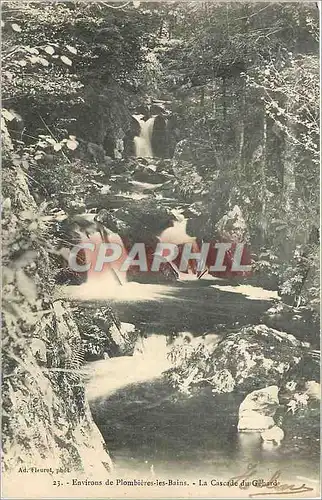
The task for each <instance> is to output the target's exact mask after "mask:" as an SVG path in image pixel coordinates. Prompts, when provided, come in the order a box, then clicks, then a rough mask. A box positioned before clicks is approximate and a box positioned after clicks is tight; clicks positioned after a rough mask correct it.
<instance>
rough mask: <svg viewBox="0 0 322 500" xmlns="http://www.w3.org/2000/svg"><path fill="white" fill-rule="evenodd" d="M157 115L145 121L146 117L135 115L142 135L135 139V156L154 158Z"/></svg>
mask: <svg viewBox="0 0 322 500" xmlns="http://www.w3.org/2000/svg"><path fill="white" fill-rule="evenodd" d="M156 116H157V115H155V116H152V117H151V118H149V119H148V120H144V115H133V118H134V119H135V120H136V121H137V122H138V123H139V124H140V135H139V136H135V137H134V145H135V156H136V157H137V158H138V157H139V158H152V157H153V151H152V132H153V125H154V120H155V118H156Z"/></svg>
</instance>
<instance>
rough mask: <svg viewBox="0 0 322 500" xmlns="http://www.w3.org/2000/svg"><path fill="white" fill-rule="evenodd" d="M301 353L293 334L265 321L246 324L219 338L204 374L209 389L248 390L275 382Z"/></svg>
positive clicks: (301, 346) (282, 376) (281, 378)
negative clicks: (220, 339) (208, 383)
mask: <svg viewBox="0 0 322 500" xmlns="http://www.w3.org/2000/svg"><path fill="white" fill-rule="evenodd" d="M302 355H303V345H302V343H301V342H300V341H298V340H297V339H296V338H295V337H294V336H293V335H290V334H287V333H284V332H279V331H277V330H274V329H273V328H268V327H267V326H265V325H256V326H247V327H244V328H242V329H241V330H240V331H239V332H237V333H231V334H228V335H227V336H226V337H225V338H224V339H223V340H222V341H221V342H219V344H218V345H217V347H216V349H215V350H214V352H213V354H212V360H211V362H210V364H209V365H210V366H209V368H208V372H209V374H208V373H207V376H208V377H211V384H212V385H213V392H216V393H222V392H231V391H233V390H235V391H238V392H249V391H252V390H254V389H260V388H263V387H267V386H270V385H279V384H280V383H281V381H282V380H283V379H284V377H285V374H286V373H287V372H288V371H289V370H290V369H291V368H292V367H295V366H296V365H297V364H298V363H299V362H300V360H301V358H302Z"/></svg>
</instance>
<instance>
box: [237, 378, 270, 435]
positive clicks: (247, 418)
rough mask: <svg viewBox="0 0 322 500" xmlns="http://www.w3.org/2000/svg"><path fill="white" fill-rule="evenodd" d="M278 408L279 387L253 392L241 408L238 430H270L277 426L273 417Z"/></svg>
mask: <svg viewBox="0 0 322 500" xmlns="http://www.w3.org/2000/svg"><path fill="white" fill-rule="evenodd" d="M278 406H279V400H278V387H277V385H272V386H270V387H266V388H265V389H259V390H257V391H253V392H251V393H250V394H248V395H247V396H246V398H245V399H244V401H243V402H242V403H241V405H240V407H239V421H238V430H239V431H241V432H263V431H265V430H266V429H270V428H271V427H273V426H274V425H275V422H274V419H273V417H274V415H275V413H276V410H277V408H278Z"/></svg>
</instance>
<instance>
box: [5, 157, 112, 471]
mask: <svg viewBox="0 0 322 500" xmlns="http://www.w3.org/2000/svg"><path fill="white" fill-rule="evenodd" d="M3 180H4V183H3V184H4V195H5V201H4V211H3V237H4V251H3V261H4V272H3V278H4V286H3V292H4V294H3V295H4V304H3V317H4V332H3V391H2V393H3V448H4V454H5V460H4V468H5V471H8V473H9V472H10V473H14V471H17V469H18V468H19V467H21V466H23V467H41V468H43V467H53V468H62V469H64V470H65V469H70V470H78V471H82V472H84V473H86V474H87V475H91V474H93V473H96V474H97V473H101V474H102V473H104V474H106V473H107V471H109V470H111V467H112V464H111V459H110V457H109V454H108V451H107V450H106V448H105V444H104V441H103V439H102V437H101V435H100V433H99V431H98V429H97V427H96V425H95V424H94V422H93V419H92V416H91V413H90V410H89V406H88V404H87V401H86V397H85V389H84V378H83V374H82V360H83V352H82V342H81V337H80V333H79V330H78V328H77V325H76V323H75V321H74V319H73V317H72V314H71V310H70V305H69V303H68V302H67V301H61V300H57V301H53V299H52V296H53V294H52V292H53V280H52V276H53V270H52V269H51V264H50V257H49V252H50V251H51V250H52V249H51V248H50V243H48V240H47V239H46V236H47V238H48V228H49V227H50V224H52V223H53V221H54V220H55V216H54V215H53V216H52V217H51V216H50V215H49V216H48V215H46V216H45V215H44V212H43V209H44V207H38V206H37V204H36V202H35V200H34V198H33V197H32V195H31V194H30V191H29V188H28V184H27V181H26V175H25V174H24V172H23V171H22V169H21V168H20V167H17V166H14V167H13V168H11V166H8V167H7V168H5V170H4V176H3Z"/></svg>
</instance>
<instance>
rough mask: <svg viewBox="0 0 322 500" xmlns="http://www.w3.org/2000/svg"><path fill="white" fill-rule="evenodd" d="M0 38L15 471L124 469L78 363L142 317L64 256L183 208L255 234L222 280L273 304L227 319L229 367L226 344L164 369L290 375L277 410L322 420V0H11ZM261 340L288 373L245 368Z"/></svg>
mask: <svg viewBox="0 0 322 500" xmlns="http://www.w3.org/2000/svg"><path fill="white" fill-rule="evenodd" d="M2 36H3V46H2V106H3V108H2V115H1V130H2V145H3V156H2V163H3V179H2V180H3V189H2V194H3V202H2V234H3V318H4V333H3V342H2V345H3V351H2V353H3V408H4V411H3V447H4V453H5V458H4V462H5V469H6V470H7V471H8V472H10V471H13V470H16V469H17V467H19V466H21V465H26V464H29V465H31V466H38V467H41V466H43V464H44V462H48V463H49V462H50V463H53V464H55V466H57V467H63V468H68V467H69V468H71V469H73V470H74V469H79V470H82V471H85V472H86V473H87V474H90V473H91V471H93V470H94V471H95V474H98V475H99V474H103V473H104V474H107V471H110V470H111V469H112V461H111V459H110V457H109V454H108V451H107V450H106V446H105V443H104V441H103V438H102V437H101V435H100V433H99V431H98V429H97V427H96V425H95V424H94V422H93V419H92V415H91V412H90V409H89V405H88V402H87V399H86V396H85V390H84V386H85V380H84V375H83V368H84V366H85V364H86V363H90V362H91V361H93V360H98V359H103V358H104V355H106V356H108V357H110V358H111V357H115V356H124V355H131V353H133V349H134V345H135V342H137V339H138V338H139V337H140V335H142V331H141V330H142V329H141V330H140V328H134V329H132V330H131V328H126V324H125V323H124V322H122V318H121V317H120V315H119V313H118V310H117V307H115V306H114V305H113V303H112V302H111V301H100V302H97V301H86V300H85V301H77V300H74V299H73V298H70V296H69V294H68V289H69V288H70V287H72V288H75V287H78V286H81V285H82V284H84V281H86V276H84V275H82V274H77V273H75V272H74V271H73V270H71V269H69V266H68V263H67V261H66V258H65V257H66V252H65V250H66V248H70V247H71V246H72V245H73V244H75V243H77V242H78V241H79V238H80V236H79V234H80V232H86V233H87V234H89V233H91V232H92V233H93V232H97V231H98V230H102V228H103V229H104V230H105V231H107V232H112V233H115V234H118V235H120V236H121V237H122V238H123V240H124V241H125V240H126V241H128V242H131V243H133V242H135V241H145V242H147V241H148V242H151V241H152V242H154V241H155V240H156V237H157V236H158V235H159V234H160V233H161V232H162V231H163V230H165V229H166V228H167V227H171V225H172V224H173V220H174V219H175V217H176V214H178V213H179V214H181V216H184V217H185V218H186V219H187V233H188V234H189V235H191V236H193V237H195V238H197V239H198V240H199V241H206V242H207V241H209V242H210V241H212V240H214V239H216V241H230V239H234V238H233V237H235V236H236V235H237V236H236V237H237V239H238V241H243V242H245V243H247V245H248V248H249V251H250V259H251V263H252V269H253V270H252V275H251V276H225V277H224V278H225V279H226V280H228V283H229V284H231V285H233V286H238V285H242V284H245V283H247V284H252V285H255V286H259V287H264V288H267V289H269V290H273V291H276V292H277V295H278V300H277V301H276V304H274V307H273V308H272V309H270V310H269V311H268V312H266V313H265V314H264V315H263V318H264V319H261V321H260V327H261V328H262V330H261V331H260V332H259V331H258V330H256V328H258V326H256V327H254V323H258V321H256V322H255V321H254V323H253V322H252V321H251V320H250V319H249V318H245V320H244V323H243V324H242V325H240V328H239V331H237V330H238V329H237V330H236V325H235V326H234V328H233V329H229V328H228V327H226V329H225V328H224V326H223V328H222V331H221V332H220V333H223V332H224V330H225V335H228V337H229V338H230V340H231V339H232V341H233V342H234V345H235V347H236V346H237V347H236V349H237V350H235V351H234V352H235V354H234V356H235V358H236V359H235V358H234V361H233V362H234V363H235V364H236V366H237V368H234V370H233V371H231V370H230V365H229V363H232V356H231V353H229V352H228V351H227V349H228V347H227V344H225V338H224V339H223V340H222V341H221V342H220V343H219V344H218V346H216V349H215V350H214V351H213V352H211V354H209V353H208V351H207V353H208V354H207V353H205V350H204V346H203V347H202V348H201V347H200V345H198V346H197V348H196V349H192V351H191V348H190V347H189V349H190V351H189V355H188V354H187V349H186V346H185V345H179V344H178V345H176V346H175V347H174V349H173V351H172V354H171V357H172V360H173V362H174V364H173V366H172V368H171V369H170V370H169V371H168V372H167V377H168V381H169V382H170V384H171V385H172V386H173V387H175V388H176V390H177V389H179V390H181V392H184V393H185V394H186V395H187V397H188V396H189V397H191V394H193V390H194V389H195V390H196V389H198V388H199V387H201V386H203V385H204V384H205V383H206V385H207V384H208V385H209V381H210V385H211V387H212V390H213V391H218V392H219V393H220V392H230V391H231V390H235V391H237V392H238V391H240V392H241V393H242V394H244V395H246V394H248V393H249V392H250V391H251V390H254V389H258V390H259V389H263V388H265V387H268V386H271V385H274V384H277V385H278V386H279V387H284V389H285V387H286V386H287V387H289V386H288V385H287V384H288V383H289V382H290V380H295V382H296V383H295V386H294V387H296V388H293V389H294V390H293V392H292V391H288V392H287V390H286V389H285V391H284V393H285V394H284V396H283V397H284V399H283V402H282V403H281V400H280V405H284V407H286V408H287V406H289V408H292V411H291V412H288V413H287V415H292V416H293V417H294V418H295V417H296V416H298V418H299V419H300V422H302V421H303V419H304V420H305V421H308V420H309V416H312V419H313V421H314V422H315V423H316V422H317V419H318V417H317V413H318V410H317V406H316V399H315V398H314V397H313V396H312V397H311V396H310V397H309V396H307V394H308V392H307V391H308V387H307V385H305V384H307V383H308V382H312V380H313V381H315V382H317V381H319V368H318V364H319V361H318V359H317V356H318V349H319V327H318V311H319V295H320V285H319V217H320V215H319V157H320V156H319V155H320V153H319V98H320V96H319V73H320V65H319V53H318V47H319V9H318V7H317V5H316V3H315V2H298V3H289V2H287V3H270V2H268V3H263V2H258V3H247V2H246V3H243V2H240V3H239V2H234V3H218V2H212V1H210V0H208V1H200V2H193V1H182V2H178V1H167V2H156V1H155V2H150V1H149V2H145V1H144V2H143V1H141V2H140V1H139V0H133V1H125V0H124V2H113V1H104V2H103V1H95V2H94V1H93V2H91V1H89V2H79V1H58V2H53V3H51V2H24V1H21V0H20V1H5V2H3V4H2ZM137 117H139V119H138V118H137ZM151 117H153V130H152V129H151V130H152V131H151V137H150V138H151V144H150V146H151V149H150V151H149V152H148V153H144V152H142V148H141V153H140V152H139V153H138V147H139V146H140V144H139V143H138V137H140V134H141V136H142V130H143V129H142V123H143V122H144V123H146V124H148V122H149V120H150V119H151ZM149 123H152V122H149ZM140 127H141V129H140ZM84 215H85V216H84ZM86 216H87V217H86ZM227 235H228V236H227ZM161 274H162V273H161ZM136 277H137V274H136V273H135V272H134V271H133V272H132V274H131V276H130V277H129V279H132V280H135V279H136ZM176 279H177V276H173V274H171V273H169V269H165V270H164V271H163V274H162V276H160V277H158V278H157V280H159V281H160V280H161V281H162V283H166V284H167V283H168V282H169V283H170V284H172V283H173V282H175V281H176ZM66 290H67V291H66ZM270 306H272V304H270ZM267 309H268V307H267ZM229 314H231V313H228V315H229ZM218 323H221V324H223V323H225V321H224V320H223V319H222V318H221V320H220V321H219V322H218ZM136 326H137V325H135V327H136ZM230 327H232V325H230ZM218 328H219V330H220V327H218V325H215V324H214V325H213V329H214V330H215V329H217V330H218ZM186 329H187V330H189V325H187V328H186ZM207 331H208V332H209V331H211V328H207ZM254 332H255V333H254ZM256 332H257V333H256ZM258 332H259V333H258ZM278 332H286V334H285V335H287V336H289V337H288V338H287V339H286V338H285V339H284V341H283V342H284V344H283V346H282V347H279V345H280V343H281V342H282V340H281V338H282V337H281V338H280V337H278V334H277V333H278ZM143 333H144V332H143ZM168 333H169V335H170V334H172V333H173V332H170V331H169V332H168ZM200 333H201V332H200ZM206 333H207V332H206ZM192 334H193V335H192V336H194V335H195V334H194V332H192ZM255 334H256V335H257V336H258V346H259V348H260V349H261V353H262V354H261V355H262V356H264V357H265V356H266V354H265V353H266V350H265V349H266V344H265V342H266V340H265V339H264V337H265V338H266V339H267V338H269V341H270V342H271V345H274V346H275V348H276V349H277V350H278V349H281V350H280V351H279V352H278V354H277V355H276V359H273V360H272V363H271V364H274V363H275V361H276V363H280V362H281V360H282V361H284V362H285V363H284V365H283V367H282V369H276V370H277V371H276V370H275V369H273V368H269V369H268V368H267V367H266V368H264V364H263V367H260V368H259V367H257V369H258V371H256V370H257V369H256V370H255V373H254V368H252V369H251V368H249V370H250V371H251V370H253V372H252V373H248V375H245V370H246V368H245V367H244V368H243V370H241V368H240V370H241V371H242V372H243V376H242V375H241V373H238V366H239V364H238V363H239V360H240V359H241V358H242V356H243V355H244V356H245V358H246V354H245V352H247V349H248V347H247V342H251V340H250V339H251V337H252V335H255ZM228 337H226V338H228ZM294 337H295V338H294ZM240 338H242V339H243V342H244V344H243V346H244V347H243V349H241V350H240V351H238V342H239V340H238V339H240ZM291 338H292V339H293V340H292V339H291ZM245 343H246V347H245ZM313 349H314V352H313ZM216 353H217V354H216ZM236 353H238V355H237V354H236ZM248 354H249V353H248ZM216 356H217V357H216ZM238 356H239V357H238ZM288 356H290V359H289V358H288ZM240 357H241V358H240ZM291 358H292V359H291ZM265 366H266V365H265ZM267 366H268V365H267ZM303 366H304V367H305V368H303ZM229 370H230V371H229ZM274 370H275V371H274ZM227 373H228V375H227ZM232 374H233V375H232ZM255 379H257V380H259V381H260V382H259V384H257V385H256V384H255V385H254V383H253V382H254V380H255ZM205 380H206V382H205ZM296 384H297V385H296ZM286 393H287V394H286ZM301 398H302V399H301ZM301 419H302V420H301ZM301 425H302V424H301ZM312 425H313V427H314V428H315V427H316V425H315V424H312ZM282 427H283V426H282ZM284 430H285V429H284ZM89 449H90V450H91V454H89V453H88V450H89ZM101 469H102V471H101Z"/></svg>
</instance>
